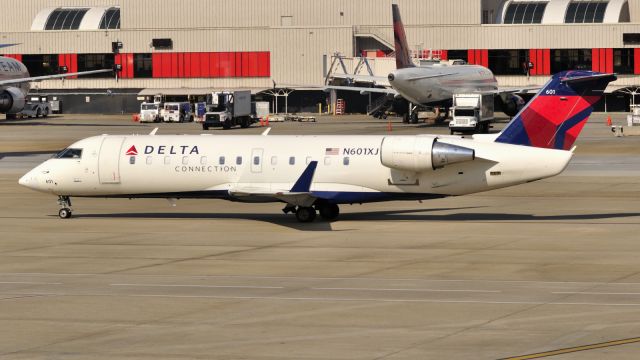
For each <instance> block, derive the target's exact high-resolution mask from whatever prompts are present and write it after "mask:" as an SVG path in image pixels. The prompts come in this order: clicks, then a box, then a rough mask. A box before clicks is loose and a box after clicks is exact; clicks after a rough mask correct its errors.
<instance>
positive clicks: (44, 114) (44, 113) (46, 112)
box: [42, 108, 49, 118]
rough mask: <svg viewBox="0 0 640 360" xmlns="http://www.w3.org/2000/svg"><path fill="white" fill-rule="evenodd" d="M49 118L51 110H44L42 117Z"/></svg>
mask: <svg viewBox="0 0 640 360" xmlns="http://www.w3.org/2000/svg"><path fill="white" fill-rule="evenodd" d="M47 116H49V109H46V108H45V109H44V112H43V113H42V117H43V118H46V117H47Z"/></svg>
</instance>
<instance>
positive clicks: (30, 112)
mask: <svg viewBox="0 0 640 360" xmlns="http://www.w3.org/2000/svg"><path fill="white" fill-rule="evenodd" d="M49 114H51V104H49V102H48V101H46V99H40V97H38V96H33V97H31V99H30V101H28V102H27V103H26V104H24V108H23V109H22V111H20V112H19V113H17V114H16V115H18V116H19V117H25V116H27V117H37V118H38V117H40V116H42V117H47V116H49Z"/></svg>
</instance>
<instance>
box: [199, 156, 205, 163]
mask: <svg viewBox="0 0 640 360" xmlns="http://www.w3.org/2000/svg"><path fill="white" fill-rule="evenodd" d="M200 165H207V157H206V156H201V157H200Z"/></svg>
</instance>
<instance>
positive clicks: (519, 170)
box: [20, 135, 572, 203]
mask: <svg viewBox="0 0 640 360" xmlns="http://www.w3.org/2000/svg"><path fill="white" fill-rule="evenodd" d="M385 137H387V138H389V136H260V135H252V136H211V135H209V136H207V135H159V136H153V135H145V136H117V135H111V136H106V135H103V136H96V137H91V138H87V139H84V140H81V141H78V142H77V143H75V144H73V145H71V146H70V148H75V149H82V156H81V157H80V158H61V159H58V158H54V159H50V160H48V161H46V162H44V163H43V164H41V165H39V166H38V167H36V168H35V169H33V170H32V171H31V172H29V173H28V174H26V175H25V176H24V177H22V178H21V179H20V184H22V185H25V186H28V187H30V188H32V189H35V190H39V191H43V192H48V193H53V194H56V195H65V196H88V197H92V196H96V197H102V196H105V197H109V196H122V197H167V198H173V197H175V198H185V197H194V198H197V197H204V198H212V197H217V198H227V199H231V200H243V201H252V200H254V201H255V200H258V199H254V198H251V197H248V198H246V199H236V198H233V197H232V196H230V193H232V192H233V191H234V190H236V189H240V188H245V189H258V190H259V191H258V192H262V193H264V192H272V193H277V192H280V191H282V192H286V191H290V190H291V188H292V186H293V184H294V183H295V182H296V180H297V179H298V178H299V177H300V175H301V173H302V172H303V171H304V170H305V168H306V167H307V164H308V163H309V162H311V161H317V163H318V164H317V169H316V171H315V175H314V176H313V182H312V184H311V189H310V191H311V193H313V194H318V195H320V194H321V195H322V197H323V198H326V199H330V201H332V202H334V203H361V202H369V201H381V200H393V199H421V198H424V199H428V198H431V197H440V196H449V195H463V194H469V193H474V192H479V191H485V190H490V189H495V188H501V187H505V186H510V185H515V184H521V183H525V182H529V181H533V180H538V179H542V178H546V177H550V176H553V175H556V174H558V173H560V172H561V171H562V170H563V169H564V168H565V167H566V165H567V164H568V162H569V160H570V159H571V155H572V153H571V152H568V151H561V150H549V149H541V148H533V147H526V146H518V145H508V144H501V143H495V142H493V141H492V139H491V138H488V137H487V138H485V139H477V140H474V139H465V138H460V137H448V136H443V137H439V139H438V140H437V141H439V142H442V143H447V144H452V145H458V146H462V147H465V148H469V149H473V150H475V159H474V160H472V161H466V162H461V163H456V164H451V165H448V166H445V167H443V168H440V169H436V170H433V169H427V170H425V171H421V172H414V171H403V170H396V169H391V168H389V167H387V166H384V165H383V164H382V162H381V151H382V149H381V146H382V144H383V140H384V139H385ZM391 137H396V136H391ZM415 137H417V138H421V139H425V138H435V136H432V135H417V136H415ZM402 138H403V139H406V140H410V141H413V140H414V139H412V138H414V136H402ZM127 152H129V155H127ZM135 153H137V155H136V154H135ZM222 158H224V160H222ZM292 158H293V160H292ZM238 159H241V161H239V160H238ZM272 201H277V200H274V199H272Z"/></svg>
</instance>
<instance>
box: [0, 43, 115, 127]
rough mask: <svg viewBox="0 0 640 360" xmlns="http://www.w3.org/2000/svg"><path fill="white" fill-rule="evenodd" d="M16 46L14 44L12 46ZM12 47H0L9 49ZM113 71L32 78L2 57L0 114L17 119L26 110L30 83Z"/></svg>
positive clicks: (21, 67) (16, 62)
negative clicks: (18, 114) (17, 115)
mask: <svg viewBox="0 0 640 360" xmlns="http://www.w3.org/2000/svg"><path fill="white" fill-rule="evenodd" d="M11 45H14V44H11ZM11 45H7V44H5V45H0V48H1V47H7V46H11ZM111 71H113V70H112V69H105V70H92V71H82V72H75V73H65V74H57V75H46V76H35V77H30V76H29V71H28V70H27V67H26V66H25V65H24V64H23V63H22V62H20V61H18V60H15V59H13V58H8V57H4V56H0V113H4V114H7V119H12V118H15V114H16V113H19V112H20V111H22V109H24V105H25V103H26V98H27V93H28V92H29V89H30V84H29V83H30V82H32V81H42V80H49V79H59V78H65V77H69V76H76V75H89V74H98V73H105V72H111Z"/></svg>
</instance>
